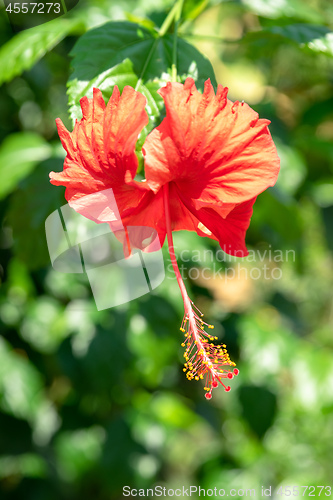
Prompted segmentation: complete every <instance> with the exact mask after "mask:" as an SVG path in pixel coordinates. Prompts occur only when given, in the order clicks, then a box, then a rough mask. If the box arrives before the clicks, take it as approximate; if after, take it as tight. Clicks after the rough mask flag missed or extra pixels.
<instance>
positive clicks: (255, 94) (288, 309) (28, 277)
mask: <svg viewBox="0 0 333 500" xmlns="http://www.w3.org/2000/svg"><path fill="white" fill-rule="evenodd" d="M171 6H172V2H170V1H166V0H154V1H150V0H141V1H135V2H134V1H119V0H118V1H113V2H109V1H106V0H98V1H97V0H95V1H94V0H89V1H86V2H85V3H84V2H82V4H80V5H79V6H78V7H76V8H75V9H73V11H72V12H71V13H70V15H69V16H67V17H66V18H61V20H60V21H59V20H58V21H57V22H58V24H57V29H55V30H54V31H52V30H50V31H49V32H47V33H45V34H44V35H43V36H38V34H37V35H36V34H35V33H36V32H31V30H27V31H24V32H22V33H20V34H16V35H14V34H13V32H12V30H11V27H10V24H9V22H8V19H7V16H6V13H5V10H4V8H3V6H2V8H1V12H0V44H1V48H0V83H1V84H2V85H1V87H0V110H1V113H0V116H1V120H0V140H1V146H0V174H1V182H0V198H1V199H0V220H1V240H0V243H1V245H0V246H1V260H0V262H1V266H0V272H1V288H0V294H1V296H0V328H1V337H0V497H1V499H3V500H6V499H20V500H21V499H23V498H24V499H25V500H44V499H46V498H47V499H48V500H53V499H57V500H59V499H62V500H67V499H68V500H69V499H70V500H76V499H77V500H79V499H80V500H81V499H83V498H84V499H85V498H94V499H96V500H113V499H118V498H122V487H123V486H124V485H130V486H132V487H135V488H147V487H153V486H154V485H155V484H160V485H163V486H167V487H169V488H176V487H182V486H183V485H184V486H189V485H200V486H201V487H205V488H214V487H215V486H216V487H218V488H225V489H226V490H227V489H229V488H236V489H240V488H243V489H247V488H256V489H257V492H259V490H260V489H261V486H262V485H265V487H268V486H272V488H273V490H274V489H276V488H278V487H279V486H281V485H314V486H316V485H332V486H333V473H332V464H333V355H332V354H333V335H332V334H333V293H332V290H333V266H332V262H333V260H332V257H333V255H332V252H333V32H332V31H333V5H332V3H331V1H329V0H326V1H325V0H283V1H279V2H277V1H275V0H274V1H273V0H268V1H264V0H242V1H219V0H215V1H208V0H205V1H201V2H200V1H199V2H194V1H192V0H186V2H185V8H184V16H183V20H184V21H185V22H184V23H183V24H182V26H181V28H180V33H181V36H182V37H183V38H185V39H186V40H187V41H188V42H190V43H192V44H194V45H195V46H196V47H197V48H198V49H199V50H200V51H201V52H203V53H204V54H205V55H206V56H207V57H208V58H209V59H210V61H211V62H212V64H213V67H214V70H215V74H216V79H217V81H218V82H219V83H222V84H223V85H226V86H228V87H229V88H230V98H231V99H233V100H236V99H239V100H245V101H246V102H247V103H249V104H250V105H251V106H252V107H253V108H254V109H255V110H256V111H258V112H259V114H260V116H261V117H265V118H269V119H270V120H271V121H272V124H271V126H270V130H271V132H272V135H273V137H274V140H275V142H276V144H277V147H278V151H279V155H280V157H281V174H280V176H279V180H278V182H277V185H276V186H275V187H274V188H272V189H269V190H268V191H267V192H265V193H264V194H262V195H260V196H259V198H258V200H257V202H256V204H255V207H254V215H253V218H252V222H251V226H250V229H249V231H248V235H247V244H248V247H249V249H251V251H252V253H253V255H254V254H255V255H256V259H255V261H254V262H250V261H249V260H246V259H245V260H242V261H238V260H237V259H231V260H230V261H229V260H227V261H225V262H221V259H220V258H219V257H220V254H216V251H217V250H218V247H217V245H216V244H215V242H213V241H211V240H209V239H208V238H200V237H199V236H197V235H195V234H192V233H178V234H176V236H175V245H176V252H177V254H178V256H179V264H180V265H182V266H183V268H184V277H185V278H186V281H185V282H186V285H187V287H188V289H189V290H190V293H191V296H192V298H193V299H194V300H195V302H196V304H197V305H198V306H199V307H200V308H201V309H203V310H204V312H205V316H206V317H207V319H208V320H209V322H210V323H213V324H214V325H215V331H216V332H217V335H218V336H219V338H220V339H221V341H223V342H225V343H226V344H227V346H228V350H229V353H230V355H231V357H232V359H234V360H235V361H236V362H237V366H238V368H239V369H240V375H239V376H238V377H237V378H236V379H234V380H233V381H232V391H231V392H230V393H229V394H227V393H225V392H224V391H222V389H220V390H215V391H214V393H213V399H212V400H211V401H210V402H208V401H206V400H205V398H204V397H203V394H204V391H203V388H202V386H201V384H200V383H199V382H188V381H187V380H186V378H185V377H184V374H183V371H182V360H183V357H182V355H183V349H182V348H181V346H180V343H181V341H182V339H181V334H180V332H179V326H180V322H181V319H182V316H183V310H182V303H181V300H180V293H179V291H178V288H177V284H176V281H175V279H173V276H172V274H171V273H170V272H169V270H168V269H169V268H170V266H169V261H168V255H167V252H165V262H166V270H167V278H166V280H165V281H164V283H163V284H162V285H161V286H160V287H159V288H157V289H156V290H155V291H154V292H153V293H151V294H149V295H146V296H144V297H141V298H140V299H138V300H135V301H133V302H131V303H129V304H126V305H124V306H121V307H118V308H114V309H109V310H105V311H100V312H98V311H97V310H96V307H95V304H94V301H93V298H92V295H91V291H90V287H89V284H88V282H87V279H86V277H85V276H82V275H70V274H60V273H57V272H55V271H54V270H53V269H52V267H51V265H50V261H49V256H48V251H47V245H46V240H45V228H44V224H45V219H46V218H47V216H48V215H49V214H50V213H51V212H53V211H54V210H55V209H57V208H59V207H60V206H62V205H63V204H64V203H65V199H64V189H63V188H61V187H55V186H51V185H50V184H49V181H48V173H49V171H51V170H61V169H62V163H63V158H64V153H63V151H62V148H61V146H60V142H59V139H58V136H57V133H56V128H55V122H54V119H55V118H56V117H58V116H60V117H61V118H62V119H63V121H64V122H65V124H66V125H67V126H68V127H69V128H71V122H70V120H69V118H68V107H67V96H66V82H67V79H68V77H69V75H70V60H71V58H70V56H69V52H70V51H71V49H72V48H73V46H74V44H75V42H76V41H77V39H78V37H79V36H80V35H82V34H83V33H84V32H85V31H87V30H88V29H91V28H92V27H94V26H98V25H99V24H102V23H104V22H106V21H108V20H118V19H129V20H131V21H133V20H135V21H136V22H142V23H147V19H148V20H149V22H148V24H149V23H150V24H149V25H151V22H154V23H156V24H157V25H161V23H162V21H163V20H164V18H165V16H166V15H167V13H168V12H169V10H170V8H171ZM32 33H33V35H32ZM195 250H196V251H197V252H196V253H195V252H194V251H195ZM182 251H183V252H184V253H181V252H182ZM269 251H271V254H269ZM277 251H280V252H281V254H279V255H282V256H283V257H282V258H281V259H280V260H279V259H275V260H274V259H273V258H269V255H271V256H276V255H277V253H276V252H277ZM288 251H291V253H290V252H289V253H288V254H287V253H286V252H288ZM265 252H266V253H265ZM274 252H275V253H274ZM287 255H288V256H289V258H287V257H286V256H287ZM182 256H183V257H184V256H186V259H185V257H184V259H183V260H182V258H181V257H182ZM212 256H213V257H212ZM293 256H294V257H293ZM189 257H190V258H189ZM265 265H266V266H267V269H268V270H269V271H268V273H266V279H265V277H264V276H263V267H264V266H265ZM204 267H208V268H209V269H210V270H211V273H212V279H210V280H207V279H203V278H202V272H201V271H202V269H203V268H204ZM240 267H241V268H242V269H241V270H240V269H239V268H240ZM253 268H256V269H257V271H256V272H252V279H251V277H250V272H251V270H252V269H253ZM216 269H219V270H220V276H221V277H220V278H214V270H216ZM232 269H235V277H234V278H233V277H232V274H233V273H232ZM258 269H259V271H258ZM272 272H274V273H275V274H273V275H272ZM228 273H229V274H228ZM191 276H192V279H191ZM198 276H199V277H198ZM205 276H207V272H206V274H205ZM226 276H229V279H228V280H226V279H225V278H226ZM258 276H259V278H258ZM272 276H279V277H280V279H274V278H273V277H272ZM273 496H274V495H273ZM235 498H238V497H235ZM274 498H281V496H278V495H276V494H275V496H274Z"/></svg>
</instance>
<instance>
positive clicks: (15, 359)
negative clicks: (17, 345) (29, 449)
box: [0, 337, 42, 421]
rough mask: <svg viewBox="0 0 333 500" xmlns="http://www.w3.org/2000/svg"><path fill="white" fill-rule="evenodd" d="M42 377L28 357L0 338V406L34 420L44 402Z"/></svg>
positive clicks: (16, 415) (15, 414) (19, 415)
mask: <svg viewBox="0 0 333 500" xmlns="http://www.w3.org/2000/svg"><path fill="white" fill-rule="evenodd" d="M41 390H42V378H41V376H40V374H39V372H38V371H37V369H36V368H35V367H34V365H33V364H32V363H30V362H29V361H28V359H26V358H24V357H23V356H20V355H19V354H17V353H16V352H15V351H13V349H12V348H11V346H10V344H9V343H8V342H6V341H5V340H4V339H3V338H2V337H1V338H0V407H1V409H2V410H4V411H5V412H6V413H9V414H11V415H14V416H15V417H17V418H25V419H27V420H28V421H32V420H33V419H34V418H35V417H36V414H37V412H38V408H39V406H40V404H41V402H42V394H41Z"/></svg>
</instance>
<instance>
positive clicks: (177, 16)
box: [171, 0, 184, 82]
mask: <svg viewBox="0 0 333 500" xmlns="http://www.w3.org/2000/svg"><path fill="white" fill-rule="evenodd" d="M176 5H177V7H178V8H177V11H176V14H175V30H174V33H173V48H172V66H171V80H172V81H173V82H176V81H177V39H178V28H179V24H180V18H181V15H182V10H183V5H184V0H178V2H177V3H176Z"/></svg>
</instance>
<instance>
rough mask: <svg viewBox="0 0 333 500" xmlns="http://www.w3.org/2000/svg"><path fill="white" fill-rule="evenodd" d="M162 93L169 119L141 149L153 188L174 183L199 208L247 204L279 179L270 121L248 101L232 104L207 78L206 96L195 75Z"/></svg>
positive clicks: (170, 84) (151, 134) (150, 184)
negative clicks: (199, 89) (259, 115)
mask: <svg viewBox="0 0 333 500" xmlns="http://www.w3.org/2000/svg"><path fill="white" fill-rule="evenodd" d="M159 92H160V94H161V95H162V97H163V99H164V101H165V107H166V112H167V114H166V118H165V119H164V120H163V122H162V123H161V125H160V126H159V127H157V128H156V129H154V130H153V131H152V132H151V133H150V134H149V136H148V137H147V139H146V142H145V144H144V148H143V152H144V155H145V165H146V167H145V172H146V177H147V182H148V184H149V186H150V187H151V189H152V190H153V191H155V192H157V191H158V190H159V189H160V188H161V186H163V184H165V183H166V182H171V181H173V182H175V183H176V184H177V186H178V187H179V189H180V190H181V191H182V193H183V194H184V195H185V196H186V197H187V198H188V199H192V200H193V203H194V206H195V208H196V209H198V210H199V209H200V208H201V207H203V206H205V205H209V204H212V205H213V204H214V205H215V206H220V207H222V206H223V205H225V204H231V205H232V204H234V205H235V204H238V203H241V202H244V201H246V200H249V199H250V198H253V197H254V196H256V195H258V194H259V193H260V192H262V191H264V190H265V189H266V188H267V187H269V186H272V185H273V184H274V183H275V182H276V179H277V175H278V171H279V158H278V156H277V152H276V148H275V146H274V143H273V141H272V138H271V135H270V133H269V131H268V128H267V125H268V124H269V121H267V120H259V119H258V114H257V113H256V112H255V111H253V110H252V109H251V108H250V107H249V106H248V105H247V104H243V103H242V104H240V103H239V102H235V103H232V102H231V101H230V100H228V99H227V89H226V88H223V87H222V86H221V85H219V86H218V89H217V93H216V95H215V93H214V90H213V87H212V85H211V83H210V81H209V80H207V82H206V84H205V90H204V93H203V94H202V95H201V94H200V93H199V92H198V91H197V89H196V87H195V84H194V81H193V80H192V79H191V78H188V79H187V80H186V82H185V84H184V85H181V84H179V83H170V82H169V83H168V84H167V85H166V87H164V88H162V89H160V91H159ZM231 205H230V206H229V208H230V209H232V206H231ZM224 208H225V209H226V213H227V211H228V207H227V206H226V205H225V206H224ZM229 211H230V210H229Z"/></svg>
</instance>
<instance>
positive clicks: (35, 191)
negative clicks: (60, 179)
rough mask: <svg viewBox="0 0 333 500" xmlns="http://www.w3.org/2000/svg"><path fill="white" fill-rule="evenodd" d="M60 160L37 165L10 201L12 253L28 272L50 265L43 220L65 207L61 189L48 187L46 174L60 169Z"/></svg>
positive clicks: (52, 159)
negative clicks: (12, 238) (12, 237)
mask: <svg viewBox="0 0 333 500" xmlns="http://www.w3.org/2000/svg"><path fill="white" fill-rule="evenodd" d="M62 164H63V162H62V160H61V159H60V158H50V159H48V160H46V161H45V162H42V163H40V164H39V165H38V166H37V168H36V169H35V171H34V172H33V173H32V174H31V175H30V176H29V177H28V178H27V179H25V180H24V181H23V182H22V186H21V189H18V190H17V191H16V192H15V193H14V194H13V196H12V197H11V200H10V206H9V210H8V223H9V225H10V226H11V227H12V229H13V236H14V252H15V255H17V256H18V257H19V258H20V260H21V261H22V262H23V263H24V264H25V265H26V267H27V268H28V269H36V268H37V269H38V268H41V267H46V266H48V265H50V256H49V252H48V249H47V244H46V237H45V220H46V218H47V217H48V215H50V213H51V212H53V211H54V210H56V209H57V208H59V207H61V206H62V205H64V204H65V201H66V200H65V198H64V188H61V187H57V188H55V187H54V186H52V185H51V184H50V180H49V172H51V170H54V171H60V170H61V169H62Z"/></svg>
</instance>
